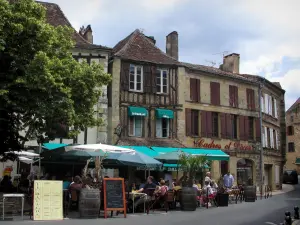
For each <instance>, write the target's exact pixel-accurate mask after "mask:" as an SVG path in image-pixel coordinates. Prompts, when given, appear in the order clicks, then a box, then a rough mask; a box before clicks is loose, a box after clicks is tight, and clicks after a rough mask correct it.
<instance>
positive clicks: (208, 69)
mask: <svg viewBox="0 0 300 225" xmlns="http://www.w3.org/2000/svg"><path fill="white" fill-rule="evenodd" d="M181 65H182V66H184V67H186V68H188V69H191V70H198V71H202V72H207V73H212V74H216V75H221V76H225V77H229V78H236V79H240V80H244V81H248V82H253V80H252V79H249V78H247V77H244V76H243V75H241V74H237V73H230V72H226V71H223V70H221V69H218V68H215V67H212V66H203V65H198V64H191V63H185V62H181Z"/></svg>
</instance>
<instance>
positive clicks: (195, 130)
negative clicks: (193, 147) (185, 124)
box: [191, 110, 199, 136]
mask: <svg viewBox="0 0 300 225" xmlns="http://www.w3.org/2000/svg"><path fill="white" fill-rule="evenodd" d="M191 135H192V136H199V111H198V110H191Z"/></svg>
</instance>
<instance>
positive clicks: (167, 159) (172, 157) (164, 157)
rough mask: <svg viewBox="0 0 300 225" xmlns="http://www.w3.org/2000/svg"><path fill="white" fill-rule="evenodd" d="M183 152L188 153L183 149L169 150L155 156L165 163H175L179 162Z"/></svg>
mask: <svg viewBox="0 0 300 225" xmlns="http://www.w3.org/2000/svg"><path fill="white" fill-rule="evenodd" d="M181 154H187V153H184V152H183V151H174V152H168V153H164V154H159V155H158V156H156V157H155V159H157V160H159V161H161V162H163V163H170V164H174V163H177V162H178V160H179V158H180V155H181ZM187 155H188V154H187Z"/></svg>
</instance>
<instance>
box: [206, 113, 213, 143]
mask: <svg viewBox="0 0 300 225" xmlns="http://www.w3.org/2000/svg"><path fill="white" fill-rule="evenodd" d="M206 120H207V122H206V130H207V137H208V138H210V137H212V112H208V111H207V112H206Z"/></svg>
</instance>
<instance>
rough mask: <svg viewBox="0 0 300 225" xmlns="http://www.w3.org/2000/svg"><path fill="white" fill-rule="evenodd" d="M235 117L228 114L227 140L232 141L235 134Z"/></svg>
mask: <svg viewBox="0 0 300 225" xmlns="http://www.w3.org/2000/svg"><path fill="white" fill-rule="evenodd" d="M232 130H233V115H231V114H228V113H227V114H226V138H227V139H231V138H232V136H233V134H232Z"/></svg>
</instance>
